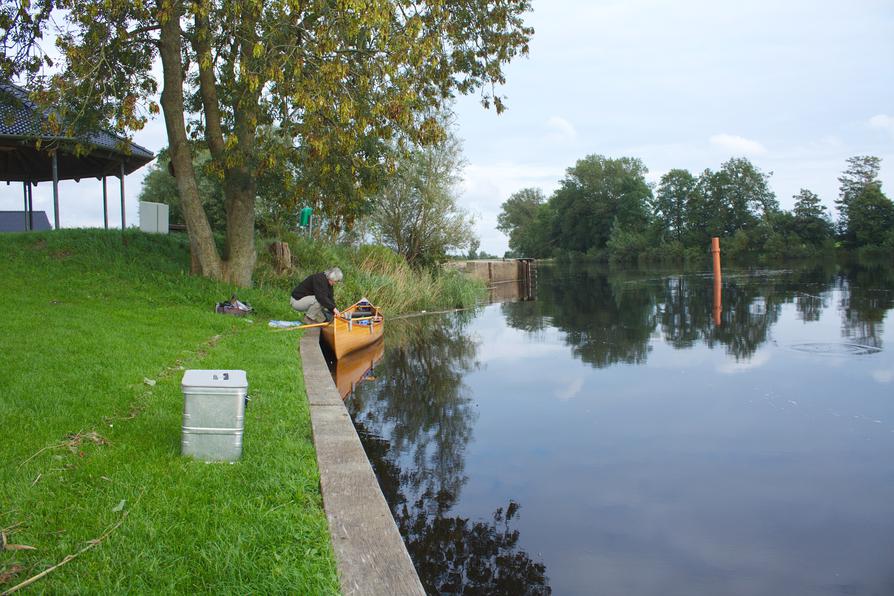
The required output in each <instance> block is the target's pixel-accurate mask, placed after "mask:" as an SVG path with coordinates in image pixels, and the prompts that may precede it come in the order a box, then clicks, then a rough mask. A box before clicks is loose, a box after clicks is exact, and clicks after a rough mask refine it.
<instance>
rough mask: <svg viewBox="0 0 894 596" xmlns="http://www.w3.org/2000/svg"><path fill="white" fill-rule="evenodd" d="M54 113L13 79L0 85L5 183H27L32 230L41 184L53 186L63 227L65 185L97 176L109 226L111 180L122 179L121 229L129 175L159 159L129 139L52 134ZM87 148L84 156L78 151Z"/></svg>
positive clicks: (0, 174)
mask: <svg viewBox="0 0 894 596" xmlns="http://www.w3.org/2000/svg"><path fill="white" fill-rule="evenodd" d="M49 118H50V112H47V111H42V110H41V109H40V108H39V107H38V106H37V105H36V104H34V102H32V101H31V100H30V99H29V97H28V92H27V91H26V90H25V89H23V88H21V87H19V86H18V85H15V84H13V83H11V82H9V81H0V180H5V181H6V182H7V183H9V182H21V183H22V188H23V191H24V203H25V212H26V213H28V221H27V222H26V228H27V229H33V225H31V224H32V223H33V213H34V206H33V200H32V193H31V188H32V186H33V185H36V184H37V183H38V182H50V181H52V183H53V217H54V224H55V225H54V227H55V229H59V181H60V180H75V181H80V180H81V178H91V177H95V178H96V179H97V180H102V201H103V215H104V222H105V227H106V228H108V227H109V210H108V193H107V190H106V178H107V177H108V176H117V177H118V178H119V179H120V187H121V228H122V229H124V227H125V225H126V218H125V213H124V176H126V175H127V174H130V173H132V172H134V171H135V170H137V169H139V168H141V167H143V166H144V165H146V164H147V163H149V162H150V161H152V160H153V159H154V158H155V155H154V154H153V153H152V152H151V151H149V150H148V149H146V148H145V147H141V146H139V145H137V144H135V143H132V142H130V141H128V140H127V139H125V138H124V137H121V136H118V135H115V134H112V133H110V132H107V131H96V132H90V133H88V134H86V135H84V136H83V137H79V138H68V137H59V136H53V135H50V134H48V133H47V132H46V131H47V130H48V126H47V124H48V122H49ZM76 146H80V147H81V148H82V150H83V148H87V150H88V151H87V153H86V154H78V153H76V151H75V147H76Z"/></svg>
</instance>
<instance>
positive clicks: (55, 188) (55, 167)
mask: <svg viewBox="0 0 894 596" xmlns="http://www.w3.org/2000/svg"><path fill="white" fill-rule="evenodd" d="M53 221H54V222H55V224H56V229H57V230H58V229H59V159H58V151H53Z"/></svg>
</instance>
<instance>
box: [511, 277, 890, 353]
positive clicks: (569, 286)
mask: <svg viewBox="0 0 894 596" xmlns="http://www.w3.org/2000/svg"><path fill="white" fill-rule="evenodd" d="M837 275H838V273H837V268H836V265H835V264H834V263H830V262H821V263H818V264H814V265H812V266H801V267H798V268H797V269H795V270H785V271H752V272H742V273H737V272H732V273H731V274H726V275H724V283H723V301H722V313H721V325H720V326H716V325H714V322H713V318H712V312H711V307H712V304H713V298H712V285H711V276H709V275H680V274H673V275H668V274H666V273H662V272H660V271H649V270H631V269H625V270H612V269H610V268H606V267H601V266H597V265H593V264H570V265H569V264H564V265H563V264H558V265H556V266H543V267H541V268H540V271H539V283H538V295H537V300H536V301H535V302H527V303H510V304H504V305H502V309H503V312H504V314H505V316H506V321H507V323H508V324H509V325H510V326H512V327H514V328H517V329H522V330H524V331H527V332H529V333H542V332H543V331H544V330H545V329H546V328H548V327H549V326H553V327H556V328H558V329H560V330H561V331H563V332H564V333H565V337H566V341H567V342H568V343H569V344H570V345H571V346H572V351H573V353H574V355H575V356H577V357H579V358H581V360H583V361H584V362H588V363H590V364H592V365H594V366H597V367H604V366H609V365H611V364H615V363H618V362H624V363H638V362H642V361H644V360H645V358H646V356H647V355H648V352H649V337H650V336H651V334H652V333H653V332H654V331H655V329H660V331H661V333H662V335H663V336H664V338H665V340H666V341H667V342H668V343H669V344H670V345H672V346H674V347H676V348H690V347H692V346H694V345H696V344H697V343H699V342H704V343H706V344H707V345H709V346H715V345H722V346H725V347H726V350H727V352H728V353H729V354H730V355H732V356H734V357H735V358H736V359H737V360H738V359H747V358H750V357H751V356H752V355H753V354H754V353H755V351H757V349H758V348H760V346H761V345H763V344H764V343H765V342H766V341H767V339H768V338H769V336H770V329H771V328H772V326H773V325H774V324H775V323H776V322H777V321H778V320H779V316H780V314H781V312H782V307H783V305H784V304H786V303H794V305H795V308H796V309H797V311H798V313H799V316H800V318H801V319H802V320H804V321H816V320H818V319H819V316H820V314H821V313H822V311H823V309H824V308H826V306H827V305H828V298H829V292H830V290H831V286H832V284H833V282H834V280H835V279H836V277H837ZM892 275H894V274H892V270H891V268H890V266H885V267H875V268H872V267H866V266H862V267H856V268H851V269H850V270H849V272H848V274H847V277H846V280H845V281H842V282H841V284H843V285H840V286H839V287H840V288H841V289H842V290H843V293H844V295H845V298H844V300H845V302H844V304H843V305H842V310H843V312H844V317H845V321H844V326H845V331H844V333H845V336H846V337H851V338H854V340H855V341H858V342H860V343H865V344H867V345H871V346H878V344H879V341H880V339H879V337H880V324H881V321H882V319H883V318H884V315H885V313H886V312H887V311H888V310H889V309H891V308H892V292H891V289H890V288H891V287H892V286H894V281H892V279H891V278H892Z"/></svg>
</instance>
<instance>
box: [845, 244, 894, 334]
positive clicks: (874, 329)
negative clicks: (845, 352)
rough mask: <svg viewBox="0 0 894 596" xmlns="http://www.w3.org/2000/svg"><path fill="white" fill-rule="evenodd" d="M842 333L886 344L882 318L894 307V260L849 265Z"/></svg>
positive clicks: (846, 277)
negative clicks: (883, 340)
mask: <svg viewBox="0 0 894 596" xmlns="http://www.w3.org/2000/svg"><path fill="white" fill-rule="evenodd" d="M839 287H840V289H841V290H842V304H841V310H842V316H843V321H842V335H844V337H847V338H849V339H851V340H852V341H854V342H855V343H859V344H861V345H865V346H872V347H874V348H881V347H882V339H881V338H882V331H883V326H882V321H883V320H884V318H885V315H886V314H887V312H888V311H889V310H891V309H892V308H894V269H892V268H891V264H890V263H884V264H882V263H872V262H859V261H858V262H854V263H849V264H848V266H846V267H845V271H844V275H843V278H842V280H841V282H840V286H839Z"/></svg>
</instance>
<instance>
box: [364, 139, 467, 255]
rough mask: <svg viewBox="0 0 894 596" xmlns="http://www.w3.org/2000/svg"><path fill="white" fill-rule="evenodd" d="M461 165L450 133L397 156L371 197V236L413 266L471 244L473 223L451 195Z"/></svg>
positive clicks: (457, 150) (458, 149)
mask: <svg viewBox="0 0 894 596" xmlns="http://www.w3.org/2000/svg"><path fill="white" fill-rule="evenodd" d="M461 165H462V155H461V152H460V144H459V141H458V140H457V139H456V137H454V136H453V135H448V136H447V137H446V138H445V139H444V140H442V141H441V142H439V143H437V144H435V145H431V146H427V147H421V146H415V147H412V148H410V149H408V150H406V151H405V152H403V155H402V156H401V157H399V158H398V161H397V168H396V171H395V173H394V174H393V175H392V176H391V177H390V179H389V180H388V181H387V182H386V183H385V184H384V186H383V187H382V189H381V190H380V191H379V193H377V194H376V195H375V197H374V201H375V203H376V209H375V210H374V211H373V213H372V214H371V216H370V219H371V222H370V223H371V228H372V233H373V236H374V237H375V238H376V239H377V240H378V241H379V242H381V243H383V244H385V245H387V246H390V247H392V248H393V249H394V250H396V251H397V252H398V253H400V254H401V255H403V256H404V257H405V258H406V260H407V262H408V263H410V264H411V265H413V266H414V267H429V266H434V265H436V264H438V263H442V262H444V261H445V260H446V259H447V253H448V252H449V251H456V250H464V249H466V248H468V247H469V245H470V244H471V243H472V241H473V240H475V234H474V232H473V230H472V224H473V219H472V217H471V216H470V215H469V214H468V213H467V212H466V211H464V210H463V209H461V208H460V207H459V206H458V205H457V201H456V196H455V188H456V185H457V183H458V181H459V170H460V167H461Z"/></svg>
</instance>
